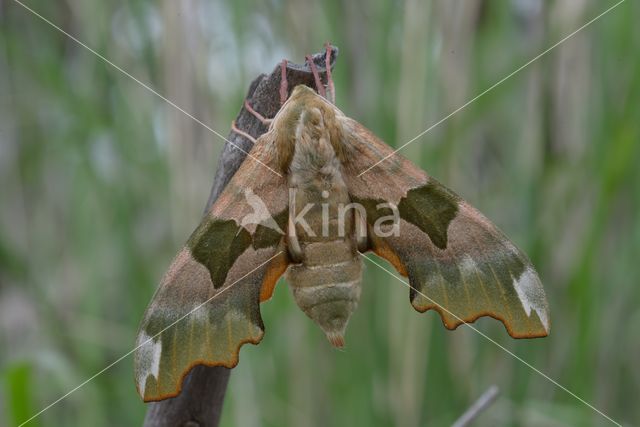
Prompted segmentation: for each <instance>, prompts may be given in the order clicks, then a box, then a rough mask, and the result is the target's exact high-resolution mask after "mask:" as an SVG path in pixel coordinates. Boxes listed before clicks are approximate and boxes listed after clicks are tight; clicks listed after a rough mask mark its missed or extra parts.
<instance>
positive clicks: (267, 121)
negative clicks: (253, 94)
mask: <svg viewBox="0 0 640 427" xmlns="http://www.w3.org/2000/svg"><path fill="white" fill-rule="evenodd" d="M244 108H245V110H247V111H248V112H250V113H251V114H253V115H254V116H255V118H256V119H258V120H260V122H262V124H263V125H265V126H269V125H270V124H271V122H273V119H268V118H266V117H265V116H263V115H262V114H260V113H258V112H257V111H256V110H254V109H253V107H252V106H251V104H250V103H249V101H248V100H246V99H245V100H244Z"/></svg>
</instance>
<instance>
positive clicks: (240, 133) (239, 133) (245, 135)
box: [231, 120, 257, 144]
mask: <svg viewBox="0 0 640 427" xmlns="http://www.w3.org/2000/svg"><path fill="white" fill-rule="evenodd" d="M231 130H232V131H234V132H235V133H237V134H238V135H242V136H244V137H245V138H247V139H248V140H249V141H251V142H253V143H254V144H255V143H256V141H257V139H255V138H254V137H252V136H251V135H249V134H248V133H246V132H245V131H243V130H240V129H238V126H236V121H235V120H234V121H232V122H231Z"/></svg>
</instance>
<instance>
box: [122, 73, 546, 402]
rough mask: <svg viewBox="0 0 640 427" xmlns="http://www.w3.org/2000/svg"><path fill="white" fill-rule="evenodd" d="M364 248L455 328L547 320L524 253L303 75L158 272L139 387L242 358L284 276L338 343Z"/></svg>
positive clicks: (177, 383)
mask: <svg viewBox="0 0 640 427" xmlns="http://www.w3.org/2000/svg"><path fill="white" fill-rule="evenodd" d="M380 159H385V160H384V161H382V162H380V163H379V164H377V165H376V166H375V167H373V168H371V169H370V170H368V169H369V168H370V167H371V165H374V164H376V163H377V162H379V161H380ZM363 171H366V172H364V173H363ZM369 251H371V252H373V253H375V254H376V255H378V256H379V257H382V258H383V259H385V260H387V261H388V262H389V263H390V264H391V265H392V266H393V267H394V268H395V269H396V270H397V271H398V273H400V274H401V275H402V276H405V277H407V278H408V279H409V284H410V293H409V299H410V302H411V305H413V307H414V308H415V309H416V310H418V311H420V312H424V311H427V310H430V309H433V310H436V311H437V312H438V313H439V314H440V316H441V318H442V321H443V323H444V325H445V327H447V328H449V329H454V328H456V327H457V326H459V325H460V324H462V323H466V322H473V321H475V320H476V319H478V318H479V317H481V316H491V317H493V318H495V319H498V320H500V321H502V322H503V323H504V325H505V327H506V329H507V331H508V333H509V334H510V335H511V336H512V337H515V338H533V337H543V336H546V335H547V334H548V332H549V310H548V306H547V302H546V299H545V295H544V290H543V288H542V285H541V283H540V279H539V278H538V274H537V273H536V271H535V269H534V267H533V265H532V264H531V262H530V261H529V259H528V258H527V256H526V255H525V254H524V253H523V252H521V251H520V250H519V249H518V248H516V246H515V245H514V244H513V243H511V242H510V241H509V240H508V239H507V238H506V237H505V235H504V234H503V233H502V232H501V231H499V230H498V228H497V227H496V226H495V225H493V224H492V223H491V222H489V220H487V219H486V218H485V217H484V216H483V215H482V214H481V213H480V212H479V211H477V210H476V209H475V208H473V207H472V206H470V205H469V204H468V203H467V202H465V201H464V200H462V199H461V198H460V197H459V196H458V195H456V194H455V193H454V192H453V191H451V190H449V189H448V188H446V187H444V186H443V185H442V184H440V183H439V182H438V181H436V180H435V179H434V178H432V177H430V176H429V175H427V174H426V173H425V172H424V171H422V170H421V169H420V168H418V167H417V166H416V165H414V164H413V163H411V162H410V161H409V160H407V159H405V158H403V157H402V156H401V155H398V154H394V153H393V151H392V149H391V148H390V147H389V146H387V145H386V144H385V143H384V142H382V141H380V140H379V139H378V138H377V137H376V136H375V135H374V134H373V133H371V132H370V131H369V130H367V129H366V128H364V127H363V126H362V125H361V124H359V123H358V122H357V121H355V120H353V119H350V118H348V117H347V116H345V115H344V114H343V113H342V112H341V111H340V110H339V109H338V108H337V107H336V106H335V105H334V104H333V103H331V102H329V101H328V100H327V99H326V98H325V97H323V96H321V95H319V94H318V93H316V91H314V90H313V89H311V88H309V87H307V86H303V85H300V86H296V87H295V88H294V89H293V91H292V94H291V96H290V97H289V98H288V99H287V100H286V102H284V104H283V106H282V107H281V109H280V110H279V112H278V113H277V115H276V116H275V117H274V118H273V120H272V121H271V123H270V127H269V130H268V131H267V132H266V133H265V134H263V135H262V136H261V137H260V138H258V139H257V141H256V142H255V144H254V146H253V148H252V149H251V151H250V152H249V155H248V156H247V158H246V160H244V162H243V163H242V165H241V166H240V168H239V169H238V171H237V172H236V173H235V175H234V176H233V178H232V179H231V181H230V182H229V184H228V185H227V187H226V188H225V190H224V192H223V193H222V194H221V196H220V197H219V199H218V200H217V202H216V203H215V204H214V205H213V206H212V207H211V209H210V210H209V212H208V214H207V215H206V216H205V218H204V220H203V221H202V223H201V224H200V225H199V226H198V227H197V228H196V230H195V231H194V232H193V234H192V235H191V237H190V238H189V240H188V241H187V243H186V245H185V246H184V247H183V248H182V250H181V251H180V252H179V253H178V255H177V256H176V258H175V259H174V261H173V263H172V264H171V266H170V267H169V270H168V271H167V272H166V274H165V275H164V277H163V279H162V281H161V283H160V286H159V288H158V290H157V291H156V293H155V295H154V297H153V300H152V302H151V303H150V305H149V307H148V308H147V310H146V313H145V314H144V318H143V321H142V324H141V326H140V330H139V333H138V339H137V343H138V346H139V347H138V349H137V351H136V354H135V380H136V385H137V389H138V392H139V393H140V395H141V396H142V398H143V399H144V400H145V401H156V400H161V399H164V398H168V397H172V396H176V395H177V394H179V393H180V390H181V386H182V380H183V378H184V377H185V375H186V374H187V373H188V372H189V370H190V369H191V368H193V367H194V366H195V365H197V364H204V365H208V366H225V367H227V368H231V367H234V366H235V365H236V364H237V363H238V357H239V356H238V354H239V350H240V347H241V346H242V345H243V344H245V343H252V344H257V343H259V342H260V340H261V339H262V337H263V334H264V325H263V322H262V319H261V316H260V303H262V302H264V301H267V300H268V299H269V298H270V297H271V296H272V293H273V291H274V287H275V285H276V282H277V281H278V279H279V278H280V277H281V276H282V275H285V278H286V281H287V282H288V283H289V286H290V287H291V290H292V293H293V297H294V299H295V301H296V303H297V305H298V306H299V307H300V308H301V309H302V311H304V313H306V314H307V316H309V317H310V318H311V319H312V320H313V321H314V322H315V323H316V324H317V325H318V326H319V327H320V328H321V329H322V330H323V331H324V333H325V334H326V336H327V338H328V340H329V341H330V342H331V344H332V345H334V346H336V347H341V346H342V345H343V344H344V334H345V329H346V327H347V323H348V321H349V317H350V316H351V314H352V313H353V311H354V310H355V309H356V307H357V305H358V300H359V298H360V292H361V279H362V269H363V261H362V256H361V254H363V253H366V252H369Z"/></svg>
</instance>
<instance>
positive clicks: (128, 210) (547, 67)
mask: <svg viewBox="0 0 640 427" xmlns="http://www.w3.org/2000/svg"><path fill="white" fill-rule="evenodd" d="M613 4H614V2H612V1H607V2H599V1H595V0H583V1H573V0H562V1H559V0H558V1H549V2H546V1H541V0H517V1H516V0H513V1H506V0H500V1H491V2H490V1H460V0H459V1H451V0H438V1H432V2H422V1H418V0H413V1H406V2H385V1H382V0H377V1H364V0H356V1H345V2H340V1H336V0H334V1H327V2H323V3H322V4H320V3H315V4H310V3H309V4H304V3H301V2H295V1H292V0H281V1H271V2H258V1H255V2H252V1H249V0H240V1H220V0H217V1H211V2H209V1H204V0H199V1H195V0H194V1H184V2H179V1H175V0H161V1H150V0H138V1H132V2H124V1H121V0H120V1H110V2H103V1H97V0H83V1H80V0H73V1H66V2H50V1H44V0H31V1H29V2H28V5H29V6H30V7H33V8H34V9H35V10H36V11H38V12H39V13H41V14H42V15H44V16H45V17H47V18H49V19H51V20H52V21H53V22H54V23H56V24H57V25H59V26H60V27H62V28H64V29H65V30H66V31H68V32H70V33H71V34H73V35H74V36H76V37H77V38H78V39H80V40H82V41H83V42H85V43H86V44H87V45H88V46H90V47H92V48H93V49H95V50H96V51H97V52H99V53H100V54H102V55H104V56H105V57H106V58H108V59H109V60H111V61H113V62H114V63H115V64H117V65H118V66H120V67H122V68H123V69H124V70H126V71H127V72H129V73H131V74H132V75H133V76H135V77H136V78H138V79H140V80H141V81H143V82H146V83H148V84H149V85H151V86H152V87H154V88H155V89H157V90H158V91H159V92H160V93H162V94H164V95H165V96H167V97H168V98H169V99H171V100H173V101H175V102H176V103H177V104H178V105H180V106H181V107H183V108H184V109H185V110H187V111H189V112H191V113H193V114H194V115H195V116H196V117H198V118H200V119H201V120H203V121H204V122H206V123H207V124H209V125H211V126H212V127H213V128H214V129H216V130H218V131H220V132H221V133H222V134H225V135H226V133H227V132H228V129H229V123H230V121H231V120H232V118H233V117H234V116H235V115H236V113H237V111H238V109H239V108H240V104H241V101H242V99H243V96H244V94H245V92H246V90H247V88H248V85H249V83H250V81H251V80H252V79H253V78H254V77H255V76H256V75H257V74H258V73H260V72H270V71H271V69H272V67H273V66H274V65H275V64H276V63H277V62H278V61H279V60H280V59H281V58H283V57H287V58H290V59H292V60H297V61H302V60H303V57H304V54H305V53H309V52H313V51H318V50H319V49H321V47H322V44H323V43H324V41H325V40H331V41H332V42H333V43H334V44H336V45H338V46H339V47H340V49H341V51H340V57H339V60H338V64H337V68H336V71H335V82H336V86H337V94H338V96H337V104H338V106H339V107H340V108H341V109H342V110H343V111H345V113H346V114H348V115H349V116H352V117H354V118H356V119H357V120H359V121H360V122H362V123H363V124H364V125H365V126H367V127H369V128H370V129H372V130H373V131H374V132H375V133H376V134H378V135H379V136H380V137H382V138H383V139H384V140H385V141H386V142H388V143H389V144H390V145H392V146H399V145H400V144H401V143H403V142H405V141H407V140H409V139H411V138H412V137H413V136H415V135H416V134H418V133H419V132H420V131H422V130H424V129H425V128H427V127H428V126H430V125H431V124H433V123H435V122H437V121H438V120H440V119H441V118H442V117H444V116H446V115H447V114H449V113H450V112H451V111H453V110H455V109H456V108H458V107H459V106H461V105H463V104H464V103H465V102H466V101H468V100H469V99H471V98H473V97H474V96H475V95H477V94H478V93H480V92H482V91H483V90H485V89H486V88H488V87H490V86H491V85H492V84H494V83H495V82H497V81H498V80H500V79H501V78H503V77H504V76H506V75H507V74H509V73H511V72H512V71H513V70H515V69H516V68H518V67H519V66H520V65H522V64H524V63H525V62H527V61H528V60H530V59H531V58H533V57H534V56H536V55H537V54H538V53H540V52H542V51H543V50H544V49H546V48H547V47H549V46H551V45H552V44H553V43H555V42H557V41H558V40H560V39H561V38H562V37H564V36H565V35H567V34H569V33H571V32H572V31H574V30H575V29H577V28H578V27H580V26H581V25H582V24H584V23H585V22H587V21H588V20H589V19H591V18H592V17H595V16H596V15H597V14H599V13H600V12H602V11H603V10H605V9H606V8H607V7H609V6H611V5H613ZM638 18H640V4H638V3H637V2H633V1H627V2H625V3H623V4H622V5H620V6H619V7H618V8H617V9H615V10H613V11H612V12H611V13H609V14H608V15H606V16H604V17H603V18H602V19H601V20H599V21H597V22H595V23H594V24H593V25H591V26H589V27H588V28H586V29H585V30H584V31H582V32H580V33H579V34H577V35H575V36H574V37H572V38H570V39H569V40H567V41H566V42H565V43H564V44H562V45H561V46H559V47H558V48H556V49H555V50H553V51H552V52H551V53H549V54H548V55H546V56H544V57H543V58H541V59H539V60H538V61H536V62H535V63H533V64H532V65H531V66H529V67H527V68H526V69H524V70H523V71H521V72H520V73H518V74H516V75H514V76H513V77H512V78H510V79H509V80H507V81H506V82H504V83H503V84H501V85H499V86H498V87H497V88H495V89H494V90H492V91H491V92H489V93H488V94H486V95H485V96H483V97H482V98H480V99H478V100H477V102H474V103H473V104H471V105H470V106H468V107H467V108H465V109H464V110H462V111H461V112H459V113H457V114H455V115H454V116H453V117H451V118H450V119H449V120H447V121H445V122H444V123H442V124H441V125H439V126H438V127H436V128H435V129H433V130H432V131H431V132H429V133H427V134H426V135H425V136H423V137H422V138H420V139H419V140H417V141H416V142H415V143H414V144H412V145H411V146H410V147H407V149H405V150H403V154H404V155H405V156H408V157H409V158H410V159H412V160H413V161H415V162H416V163H418V164H419V165H421V166H422V167H423V168H424V169H426V170H427V171H429V173H430V174H432V175H433V176H435V177H437V178H438V179H439V180H440V181H442V182H444V183H446V184H447V185H448V186H449V187H451V188H453V189H454V190H455V191H457V192H458V193H459V194H461V195H462V196H463V197H465V198H466V199H467V200H469V201H470V202H471V203H472V204H474V205H475V206H477V207H478V208H479V209H481V210H482V211H483V212H484V213H485V214H486V215H487V216H488V217H489V218H491V219H492V220H493V221H494V222H495V223H496V224H498V226H499V227H501V228H502V229H503V230H504V231H505V232H506V233H507V234H508V235H509V236H510V237H511V238H512V239H513V240H514V241H515V242H516V243H517V244H518V245H519V246H520V247H522V248H523V249H524V250H525V251H526V252H527V253H528V254H529V255H530V257H531V258H532V260H533V262H534V264H535V265H536V266H537V268H538V270H539V272H540V276H541V277H542V279H543V282H544V285H545V288H546V291H547V295H548V299H549V303H550V305H551V314H552V323H553V326H552V333H551V336H550V337H548V338H546V339H539V340H531V341H527V340H520V341H515V340H512V339H511V338H509V337H508V335H507V334H506V332H505V330H504V328H503V327H502V325H501V324H499V323H498V322H496V321H494V320H492V319H482V320H480V321H478V322H477V324H476V325H477V326H478V328H480V330H482V331H483V332H484V333H486V334H487V335H489V336H490V337H492V338H493V339H495V340H496V341H498V342H500V343H501V344H502V345H504V346H505V347H507V348H509V349H510V350H511V351H513V352H514V353H515V354H517V355H518V356H519V357H522V358H523V359H524V360H526V361H528V362H529V363H531V364H532V365H533V366H535V367H537V368H539V369H540V370H541V371H543V372H545V373H546V374H548V375H549V376H550V377H552V378H554V379H556V380H557V381H558V382H559V383H561V384H563V385H565V386H566V387H567V388H569V389H571V390H572V391H574V392H575V393H576V394H577V395H579V396H581V397H582V398H584V399H585V400H586V401H589V402H592V403H593V404H594V405H595V406H596V407H598V408H600V409H601V410H602V411H604V412H605V413H607V414H608V415H610V416H611V417H612V418H614V419H616V420H618V421H620V422H625V423H634V422H638V421H639V420H640V405H638V395H639V391H640V365H639V363H638V361H639V359H638V355H639V354H640V340H639V339H638V338H639V333H640V304H639V302H640V286H639V285H640V283H639V273H640V263H639V262H638V261H639V260H638V256H639V254H640V218H639V213H640V209H639V208H640V168H639V164H640V134H639V133H640V127H639V126H638V124H639V123H640V108H639V106H638V104H639V103H640V54H639V52H640V26H639V25H638V23H637V22H638ZM222 144H223V141H221V140H220V139H219V138H218V137H216V136H215V135H213V134H211V133H209V132H208V131H207V130H206V129H204V128H203V127H201V126H200V125H198V124H197V123H195V122H194V121H193V120H191V119H189V118H188V117H186V116H185V115H183V114H182V113H180V112H178V111H176V110H175V109H173V108H172V107H170V106H169V105H167V104H166V103H165V102H163V101H162V100H161V99H160V98H158V97H156V96H154V95H152V94H150V93H149V92H147V91H146V90H145V89H144V88H142V87H141V86H140V85H139V84H137V83H135V82H134V81H132V80H131V79H129V78H128V77H126V76H125V75H123V74H122V73H120V72H118V71H117V70H115V69H114V68H112V67H110V66H108V65H106V64H105V63H104V62H103V61H101V60H100V59H99V58H97V57H96V56H95V55H93V54H91V53H89V52H88V51H87V50H85V49H83V48H81V47H80V46H78V45H77V44H75V43H74V42H73V41H72V40H70V39H69V38H67V37H65V36H64V35H62V34H60V33H59V32H57V31H56V30H54V29H53V28H52V27H50V26H49V25H47V24H46V23H44V22H43V21H41V20H39V19H38V18H36V17H35V16H34V15H32V14H30V13H29V12H28V11H26V10H25V9H23V8H22V7H20V6H19V5H18V4H17V3H15V2H14V1H11V0H2V1H0V384H1V385H2V387H1V388H0V390H1V391H0V425H11V426H13V425H17V424H18V423H19V422H20V421H23V420H24V419H26V418H28V417H29V416H30V415H32V414H33V413H34V412H36V411H38V410H40V409H41V408H42V407H44V406H45V405H47V404H48V403H50V402H52V401H53V400H55V399H57V398H58V397H59V396H61V395H62V394H64V393H66V392H67V391H68V390H70V389H72V388H73V387H75V386H76V385H77V384H79V383H80V382H82V381H83V380H85V379H86V378H88V377H89V376H91V375H93V374H94V373H96V372H97V371H99V370H100V369H102V368H103V367H104V366H106V365H107V364H109V363H111V362H112V361H114V360H116V359H117V358H118V357H120V356H121V355H123V354H124V353H126V352H127V351H129V350H130V349H131V348H132V347H133V345H134V339H135V333H136V328H137V325H138V322H139V320H140V319H141V316H142V313H143V310H144V308H145V306H146V305H147V303H148V301H149V299H150V298H151V296H152V294H153V292H154V289H155V287H156V285H157V282H158V280H159V278H160V276H161V275H162V273H163V272H164V270H165V269H166V268H167V267H168V265H169V263H170V261H171V259H172V257H173V256H174V254H175V253H176V252H177V251H178V249H179V248H180V246H181V245H182V243H183V242H184V241H185V240H186V238H187V237H188V235H189V234H190V232H191V230H192V229H193V228H195V226H196V225H197V223H198V221H199V217H200V214H201V210H202V208H203V206H204V204H205V202H206V200H207V196H208V192H209V188H210V184H211V180H212V177H213V174H214V168H215V165H216V162H217V155H218V153H219V152H220V149H221V147H222ZM256 179H259V178H256ZM262 312H263V317H264V321H265V324H266V329H267V331H266V336H265V338H264V341H263V342H262V344H260V345H259V346H251V345H248V346H245V347H244V348H243V349H242V351H241V361H240V364H239V366H238V367H237V368H236V369H235V370H234V371H233V373H232V376H231V382H230V386H229V392H228V395H227V400H226V402H225V411H224V414H223V421H222V424H223V425H225V426H236V425H238V426H285V425H290V426H325V425H345V426H347V425H348V426H352V425H367V426H387V425H398V426H400V425H401V426H418V425H437V426H439V425H448V424H450V423H451V422H452V420H454V419H455V418H456V417H458V416H459V415H460V414H461V413H462V412H463V411H464V410H465V409H466V408H467V407H468V406H469V405H470V403H471V402H472V401H474V400H475V399H476V398H477V397H478V396H479V395H480V394H481V393H482V392H483V391H484V390H485V389H487V388H488V387H489V386H490V385H491V384H497V385H498V386H499V387H500V388H501V390H502V395H501V397H500V398H499V400H498V401H497V402H496V404H494V405H493V406H492V407H491V409H490V410H489V411H488V412H487V413H486V414H484V415H483V416H482V417H481V418H480V419H479V420H478V422H477V425H478V426H494V425H501V426H502V425H506V426H509V425H512V426H575V425H580V426H601V425H602V426H605V425H611V424H609V423H608V422H607V421H606V420H605V419H604V418H602V417H601V416H599V415H598V414H596V413H595V412H594V411H593V410H591V409H589V408H588V407H586V406H585V405H583V404H582V403H580V402H579V401H578V400H576V399H575V398H573V397H571V396H569V395H568V394H566V393H565V392H563V391H561V390H560V389H558V388H557V387H556V386H554V385H553V384H551V383H550V382H549V381H547V380H546V379H544V378H543V377H541V376H540V375H538V374H536V373H534V372H533V371H532V370H531V369H529V368H528V367H526V366H524V365H523V364H522V363H520V362H519V361H517V360H515V359H514V358H512V357H511V356H509V355H507V354H505V353H504V352H503V351H502V350H500V349H498V348H497V347H496V346H495V345H493V344H491V343H489V342H487V341H486V340H485V339H483V338H482V337H480V336H478V335H477V334H475V333H474V332H473V331H471V330H469V329H468V328H464V327H461V328H459V329H458V330H456V331H455V332H450V331H446V330H445V329H444V328H443V326H442V325H441V322H440V320H439V318H438V316H437V314H436V313H428V314H419V313H417V312H415V311H414V310H413V309H412V308H411V306H410V305H409V301H408V291H407V289H406V288H405V287H404V285H402V284H401V283H399V282H397V281H396V280H395V279H393V278H392V277H390V276H388V275H387V274H386V273H384V272H382V271H380V270H378V269H377V268H375V267H374V266H372V265H368V266H367V270H366V273H365V277H364V284H363V297H362V302H361V305H360V307H359V309H358V311H357V312H356V314H355V316H354V317H353V320H352V322H351V325H350V327H349V330H348V334H347V347H346V349H345V351H342V352H340V351H335V350H333V349H331V348H330V346H329V345H328V343H327V342H326V340H325V338H324V337H323V335H322V333H321V332H320V330H319V329H318V328H317V327H316V326H315V325H314V324H312V322H311V321H310V320H308V319H307V318H306V317H305V316H304V314H303V313H302V312H301V311H300V310H299V309H298V308H297V307H296V306H295V304H294V302H293V300H292V298H291V295H290V292H289V290H288V289H287V286H286V284H284V283H281V284H280V285H279V287H278V288H277V290H276V294H275V297H274V299H273V300H271V301H270V302H268V303H266V304H264V305H263V308H262ZM132 369H133V368H132V359H131V357H129V358H126V359H124V360H123V361H122V362H120V363H118V364H117V365H115V366H114V367H113V368H111V369H109V370H108V371H107V372H105V373H104V374H103V375H100V376H99V377H97V378H95V379H94V380H93V381H91V382H90V383H88V384H87V385H85V386H84V387H82V388H81V389H79V390H78V391H77V392H75V393H73V394H72V395H71V396H69V397H68V398H67V399H65V400H64V401H62V402H61V403H60V404H58V405H56V406H54V407H53V408H51V409H50V410H49V411H47V412H46V413H45V414H43V415H42V416H41V417H39V418H38V419H36V420H34V421H33V422H32V423H31V424H30V425H32V426H96V427H100V426H115V425H118V426H125V425H140V423H141V422H142V419H143V416H144V412H145V406H144V404H142V403H141V402H140V400H139V398H138V396H137V395H136V392H135V388H134V384H133V378H132V375H133V374H132Z"/></svg>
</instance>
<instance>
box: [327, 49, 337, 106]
mask: <svg viewBox="0 0 640 427" xmlns="http://www.w3.org/2000/svg"><path fill="white" fill-rule="evenodd" d="M324 47H325V49H326V50H327V53H326V56H325V57H324V67H325V70H326V72H327V88H328V89H329V94H330V96H331V98H330V99H329V101H331V103H332V104H335V103H336V87H335V86H334V85H333V77H332V76H331V51H332V49H331V45H330V44H329V42H326V43H325V44H324Z"/></svg>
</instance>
